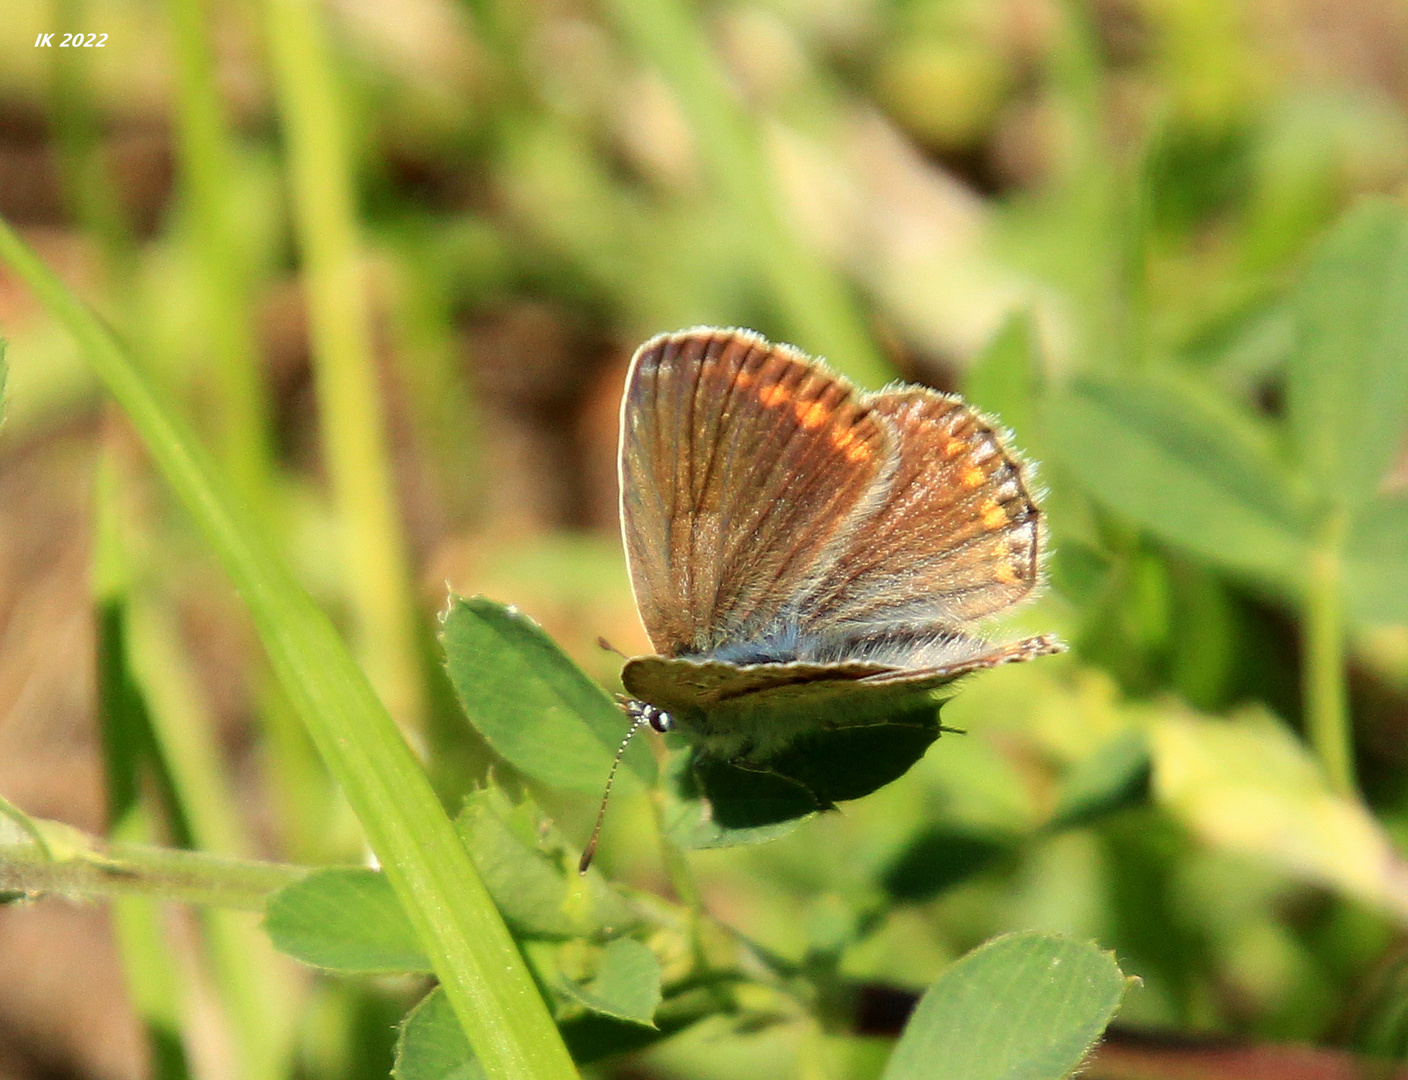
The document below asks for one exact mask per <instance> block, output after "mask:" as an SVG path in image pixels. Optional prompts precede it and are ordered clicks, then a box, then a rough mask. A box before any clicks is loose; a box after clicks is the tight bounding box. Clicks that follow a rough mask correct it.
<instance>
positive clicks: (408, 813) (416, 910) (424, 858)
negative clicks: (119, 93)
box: [0, 222, 577, 1080]
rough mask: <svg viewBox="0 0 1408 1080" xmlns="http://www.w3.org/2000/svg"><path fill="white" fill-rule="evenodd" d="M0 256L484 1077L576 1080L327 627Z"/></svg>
mask: <svg viewBox="0 0 1408 1080" xmlns="http://www.w3.org/2000/svg"><path fill="white" fill-rule="evenodd" d="M0 258H3V259H4V260H5V261H6V262H7V263H9V264H10V266H11V267H12V268H13V269H14V270H15V272H16V273H17V274H18V275H19V276H20V277H21V278H22V279H23V280H24V281H25V282H26V283H27V284H28V285H29V287H30V288H31V289H32V290H33V291H34V293H35V294H36V295H37V296H38V298H39V299H40V301H41V302H42V303H43V304H44V305H45V306H46V307H47V308H48V309H49V310H50V311H51V312H52V313H53V314H54V315H55V317H57V318H58V319H59V320H60V321H61V322H62V323H63V324H64V325H65V326H66V327H67V328H68V330H69V331H70V333H72V334H73V335H74V337H75V338H76V339H77V340H78V343H79V345H80V347H81V348H82V350H83V352H84V355H85V356H86V357H87V358H88V360H89V362H90V363H91V364H92V365H93V367H94V369H95V370H96V371H97V372H98V374H99V376H100V377H101V378H102V379H103V381H104V383H105V384H106V385H107V387H108V390H109V391H110V392H111V393H112V395H113V397H114V398H116V399H117V401H118V403H119V404H120V405H121V406H122V408H123V409H124V411H125V412H126V413H127V416H128V418H129V419H130V420H131V422H132V424H133V426H134V427H135V428H136V429H137V431H138V432H139V433H140V434H141V436H142V438H143V440H144V442H145V443H146V446H147V449H148V451H149V452H150V453H151V455H152V457H153V458H154V459H155V461H156V463H157V465H158V467H159V468H160V470H161V472H162V473H163V475H164V476H165V477H166V479H167V481H168V483H170V484H171V486H172V487H173V489H175V491H176V493H177V495H178V497H179V498H180V499H181V501H182V503H184V504H185V506H186V508H187V510H188V511H189V512H190V513H191V514H192V516H193V517H194V518H195V519H196V522H197V524H198V525H199V526H200V527H201V529H202V531H203V532H204V533H205V534H206V537H207V539H208V540H209V542H210V544H211V546H212V547H213V548H214V549H215V551H216V553H217V555H218V556H219V557H220V559H221V561H222V563H223V564H224V565H225V568H226V570H227V571H228V572H229V574H230V576H231V577H232V578H233V579H234V582H235V585H236V587H237V588H238V589H239V591H240V593H241V595H242V596H243V598H244V600H245V603H246V604H247V605H248V606H249V609H250V613H251V615H252V616H253V618H254V622H255V626H256V628H257V629H258V632H259V636H260V639H261V641H263V643H264V646H265V649H266V650H267V651H268V654H269V658H270V661H271V662H272V664H273V667H274V670H275V672H276V674H277V675H278V677H279V680H280V682H281V683H282V685H283V687H284V690H285V692H286V693H287V694H288V696H289V699H290V701H291V702H292V703H293V705H294V707H295V709H296V710H297V711H298V714H299V715H300V716H301V717H302V719H303V722H304V724H305V725H306V726H307V728H308V730H309V732H310V733H311V735H312V737H313V741H314V743H315V744H316V745H317V747H318V750H319V752H320V753H321V754H322V756H323V759H324V761H325V762H326V763H327V765H328V769H329V771H330V772H331V773H332V774H333V776H334V777H335V778H336V779H337V780H338V781H339V782H340V783H341V785H342V787H343V790H344V791H345V792H346V794H347V798H348V800H349V802H350V803H351V804H352V807H353V809H354V810H355V811H356V813H357V817H358V819H359V820H360V821H361V822H362V825H363V827H364V828H365V829H366V832H367V839H368V841H369V842H370V844H371V848H372V850H373V852H375V853H376V856H377V858H378V859H380V860H381V862H382V864H383V866H384V867H385V869H386V873H387V876H388V877H389V878H390V879H391V883H392V885H393V886H394V887H395V889H396V892H397V895H398V896H399V897H400V898H401V902H402V903H403V904H404V905H405V907H406V913H407V914H408V915H409V916H410V918H411V921H412V923H413V924H414V925H415V927H416V931H417V933H418V934H419V935H420V936H421V939H422V941H423V942H424V944H425V947H426V952H427V953H428V954H429V956H430V958H431V962H432V963H433V964H434V967H435V973H436V974H437V975H438V976H439V977H440V980H441V983H442V985H444V987H445V989H446V993H447V994H448V996H449V998H450V1001H451V1003H452V1004H453V1005H454V1008H455V1013H456V1015H457V1016H458V1017H459V1020H460V1023H462V1024H463V1025H464V1027H465V1033H466V1034H467V1035H468V1036H469V1039H470V1042H471V1043H472V1044H473V1046H474V1049H475V1052H476V1054H477V1055H478V1056H479V1059H480V1061H481V1062H483V1064H484V1066H485V1070H486V1072H487V1073H488V1075H489V1076H492V1077H496V1078H498V1077H503V1078H506V1080H507V1078H512V1080H520V1078H521V1080H530V1078H531V1080H546V1078H548V1077H573V1076H576V1075H577V1074H576V1070H575V1069H574V1067H573V1065H572V1061H571V1059H570V1057H568V1054H567V1050H566V1048H565V1047H564V1045H563V1043H562V1039H561V1037H560V1036H559V1035H558V1032H557V1028H556V1026H555V1025H554V1024H553V1021H552V1018H551V1017H550V1016H549V1015H548V1011H547V1007H546V1006H545V1005H544V1003H543V1000H542V998H541V997H540V996H539V994H538V991H537V988H536V986H535V985H534V983H533V980H532V978H531V976H530V975H529V973H528V970H527V968H526V967H525V965H524V963H523V960H522V957H521V956H520V954H519V952H518V949H517V946H516V945H515V944H514V942H513V939H512V938H511V937H510V936H509V933H508V930H507V928H506V927H505V926H504V924H503V920H502V919H501V918H500V917H499V913H498V910H497V909H496V908H495V907H494V905H493V902H492V900H491V899H490V897H489V894H488V892H487V891H486V889H485V888H484V884H483V882H482V881H481V880H480V878H479V875H478V874H477V873H476V872H475V869H474V866H473V864H472V863H471V862H470V859H469V855H468V853H467V852H466V851H465V849H464V847H463V845H461V844H460V842H459V839H458V837H457V836H456V834H455V830H454V827H453V826H452V825H451V824H450V820H449V818H447V817H446V816H445V811H444V810H443V809H442V807H441V806H440V803H439V801H438V800H437V799H436V798H435V793H434V791H433V790H432V789H431V786H430V783H429V781H428V780H427V779H426V776H425V773H424V772H423V771H422V769H421V768H420V765H419V763H418V762H417V761H416V759H415V755H414V754H412V752H411V749H410V747H409V746H407V744H406V741H405V739H403V738H402V737H401V734H400V732H399V731H398V730H397V729H396V726H395V724H394V722H393V721H392V720H391V717H390V715H389V714H388V713H387V711H386V708H385V706H384V705H383V704H382V703H381V701H380V700H379V699H378V698H377V696H376V692H375V691H374V690H373V689H372V686H371V683H370V682H368V680H367V677H366V675H365V674H363V672H362V671H361V669H360V668H358V667H357V665H356V663H355V662H354V661H353V659H352V657H351V655H350V654H349V653H348V651H347V649H346V647H345V646H344V645H343V643H342V641H341V639H340V638H339V637H338V635H337V631H336V630H335V629H334V628H333V625H332V623H331V622H330V621H329V619H328V618H327V616H326V615H324V614H323V612H322V611H321V610H319V608H318V607H317V605H316V604H314V603H313V601H312V599H311V598H310V597H309V596H308V594H307V593H306V592H305V591H304V590H303V589H302V588H301V587H300V586H299V585H298V583H297V581H295V580H294V578H293V575H292V574H291V572H290V571H289V569H288V567H287V565H286V564H285V563H284V561H283V559H282V558H281V557H280V555H279V554H278V553H277V551H275V549H274V548H273V547H272V546H271V545H270V543H269V540H268V537H267V536H266V534H265V533H264V532H263V531H262V530H261V529H260V527H259V524H258V523H257V522H256V521H254V520H252V519H251V518H250V517H248V516H247V515H246V514H245V513H244V512H243V510H242V509H241V507H240V506H239V504H238V501H237V500H236V498H235V496H234V494H233V492H232V491H231V489H230V487H229V484H228V482H227V481H226V480H225V479H224V478H223V477H222V476H221V475H220V474H219V473H218V471H217V470H216V469H215V467H214V465H213V463H212V462H211V461H210V459H209V458H208V457H207V456H206V454H205V452H204V451H203V450H202V449H201V447H200V445H199V443H198V442H197V441H196V439H195V438H194V436H193V435H192V434H191V432H190V431H189V429H188V428H187V427H186V425H185V423H184V422H183V421H182V420H181V419H180V418H179V417H178V416H177V415H176V413H175V412H174V411H173V410H172V409H171V408H170V407H169V406H168V405H167V404H166V403H165V401H163V400H162V399H161V397H160V396H159V395H158V393H157V391H156V389H155V387H154V386H153V385H152V383H151V381H150V380H149V379H148V378H147V377H146V376H145V375H144V374H143V373H142V372H141V370H140V369H139V368H138V367H137V365H135V364H134V363H133V362H132V360H131V358H130V357H129V356H128V355H127V353H126V351H125V350H124V349H123V347H122V346H121V345H120V344H119V343H118V342H117V340H116V339H115V337H114V336H113V335H112V334H111V332H110V331H108V330H107V329H106V328H105V327H104V326H103V325H102V324H101V323H100V322H99V321H98V319H97V318H96V317H94V315H93V314H92V312H91V311H89V310H88V308H86V307H85V306H84V305H83V304H82V302H81V301H79V300H78V299H77V298H76V297H75V296H74V295H73V294H72V293H71V292H70V291H69V290H68V289H67V288H66V287H65V286H64V285H63V284H62V282H60V281H59V280H58V278H57V277H55V276H54V274H53V273H52V271H50V270H49V268H48V267H47V266H45V265H44V263H43V262H42V261H40V260H39V259H38V258H37V257H36V256H35V254H34V253H33V252H32V251H31V250H30V249H29V248H28V247H27V246H26V245H25V244H24V243H23V242H22V241H21V240H20V239H19V237H18V236H16V235H15V233H14V232H13V230H12V229H11V228H10V227H9V225H8V224H7V223H4V222H0Z"/></svg>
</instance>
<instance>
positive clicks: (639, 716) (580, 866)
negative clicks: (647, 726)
mask: <svg viewBox="0 0 1408 1080" xmlns="http://www.w3.org/2000/svg"><path fill="white" fill-rule="evenodd" d="M648 715H649V714H647V713H645V712H639V713H636V714H635V715H634V718H633V719H632V720H631V726H630V730H628V731H627V732H626V737H625V738H624V739H622V740H621V745H620V746H619V747H618V748H617V750H616V758H615V760H613V761H612V762H611V771H610V772H609V773H607V774H606V790H605V791H603V792H602V793H601V809H599V810H598V811H597V812H596V824H595V825H593V826H592V836H591V839H590V840H588V841H587V846H586V847H585V848H583V849H582V858H581V861H579V862H578V863H577V873H579V874H585V873H586V872H587V867H589V866H591V864H592V856H593V855H595V854H596V842H597V841H598V840H600V839H601V823H602V822H603V821H605V820H606V800H607V799H609V798H610V797H611V785H612V783H613V782H614V781H615V780H616V770H617V769H619V768H620V767H621V759H622V758H623V757H625V756H626V747H627V746H629V745H630V743H631V739H632V738H633V737H634V736H635V733H636V732H637V731H639V730H640V729H641V725H642V724H644V723H645V722H646V719H647V716H648Z"/></svg>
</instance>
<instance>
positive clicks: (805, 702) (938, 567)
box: [619, 327, 1064, 763]
mask: <svg viewBox="0 0 1408 1080" xmlns="http://www.w3.org/2000/svg"><path fill="white" fill-rule="evenodd" d="M619 476H620V499H621V531H622V536H623V539H624V542H625V549H626V561H627V564H628V568H629V571H630V579H631V587H632V589H633V591H634V594H635V601H636V606H637V609H638V610H639V613H640V617H641V621H642V623H643V624H644V626H645V630H646V634H647V635H648V637H649V638H650V643H651V646H652V647H653V648H654V649H655V653H656V654H655V655H653V656H636V657H632V658H630V659H628V660H627V661H626V664H625V667H624V669H623V670H622V673H621V679H622V682H623V684H624V686H625V689H626V692H627V694H628V695H629V698H628V699H627V700H626V703H625V707H626V711H627V713H628V715H629V716H630V717H631V719H632V727H631V731H632V732H634V731H635V730H636V729H637V728H638V727H639V726H641V725H642V724H649V725H650V726H651V727H653V728H655V729H656V730H657V731H662V732H664V731H678V732H681V733H683V734H684V735H685V736H686V738H687V739H688V740H689V741H690V742H692V743H693V744H694V745H695V746H696V747H697V749H698V750H699V751H701V752H703V753H705V754H707V755H709V756H711V757H713V758H716V759H720V760H725V761H732V762H740V763H764V762H766V761H767V760H768V759H769V758H770V757H774V756H776V755H777V754H778V753H780V752H781V751H783V750H784V749H785V748H787V747H788V746H789V745H791V744H792V743H793V742H794V741H795V740H797V739H798V738H800V737H802V736H804V735H806V734H808V733H810V732H815V731H821V730H826V729H831V728H837V727H844V726H847V725H858V724H865V723H874V722H880V721H882V720H883V719H884V718H885V717H887V716H889V715H893V714H895V713H897V712H901V711H903V710H905V709H906V708H907V707H908V708H912V707H913V705H914V703H915V702H917V701H919V700H929V699H931V695H932V691H933V690H935V689H936V688H938V687H941V686H943V685H945V684H947V683H950V682H952V681H953V680H954V679H956V678H958V677H959V676H961V675H964V674H967V673H969V672H973V671H978V670H981V669H984V668H991V667H995V666H997V665H999V664H1005V663H1011V662H1014V661H1022V660H1030V659H1033V658H1034V657H1038V656H1043V655H1046V654H1048V653H1055V652H1059V651H1061V650H1062V649H1063V648H1064V646H1063V645H1062V644H1061V642H1060V641H1058V640H1057V639H1056V638H1055V637H1054V636H1052V635H1048V634H1044V635H1041V636H1038V637H1030V638H1026V639H1024V640H1020V641H1011V642H999V643H993V642H991V641H988V640H986V639H984V638H983V637H982V636H981V635H980V634H979V633H978V632H977V630H976V629H975V627H976V626H977V625H978V624H980V623H981V622H982V620H984V619H987V618H989V617H990V616H994V615H997V614H999V613H1001V612H1004V611H1007V610H1009V609H1010V608H1012V607H1014V606H1015V605H1017V604H1019V603H1021V602H1022V601H1023V600H1025V599H1027V598H1029V597H1030V596H1031V595H1032V594H1033V592H1034V590H1036V589H1037V587H1038V585H1039V583H1040V578H1041V565H1042V555H1043V548H1044V545H1045V531H1044V525H1043V521H1042V515H1041V511H1040V510H1039V509H1038V507H1037V503H1036V500H1035V498H1034V497H1033V495H1032V490H1031V489H1032V485H1031V480H1030V477H1029V470H1028V468H1027V466H1026V465H1025V464H1024V463H1023V462H1022V460H1021V459H1020V458H1019V457H1018V456H1017V454H1016V453H1015V452H1014V451H1013V450H1012V449H1011V448H1010V447H1008V446H1007V444H1006V441H1005V439H1004V438H1003V436H1002V435H1001V434H1000V433H999V431H998V430H997V428H996V427H995V426H994V424H993V423H992V422H990V421H989V420H987V419H985V418H984V417H983V416H982V415H980V414H979V413H978V412H976V411H975V410H973V409H972V408H971V407H969V406H968V405H967V404H965V403H964V402H963V401H962V400H961V399H959V398H957V397H954V396H952V395H949V394H941V393H938V392H936V391H933V390H930V389H927V388H924V387H920V386H911V385H895V386H892V387H890V388H888V389H886V390H883V391H881V392H879V393H874V394H871V393H862V392H859V391H857V390H855V389H854V388H852V387H851V386H850V384H849V383H848V382H847V381H846V380H845V379H843V378H842V377H840V376H839V375H835V374H833V373H832V372H830V371H829V370H827V368H826V367H825V365H824V364H823V363H821V362H820V361H817V360H814V359H811V358H809V357H807V356H806V355H804V354H803V353H801V352H799V351H798V350H796V349H794V348H792V347H790V346H787V345H773V344H770V343H769V342H767V341H765V340H764V339H763V338H762V337H760V336H759V335H757V334H755V333H753V332H751V331H748V330H738V329H731V330H729V329H716V328H709V327H697V328H694V329H690V330H683V331H679V332H676V333H670V334H662V335H660V336H658V337H654V338H651V339H650V340H649V341H647V342H646V343H645V344H644V345H642V346H641V347H640V348H639V349H638V350H637V351H636V353H635V356H634V357H633V359H632V360H631V365H630V369H629V372H628V374H627V376H626V386H625V393H624V396H623V398H622V402H621V441H620V456H619Z"/></svg>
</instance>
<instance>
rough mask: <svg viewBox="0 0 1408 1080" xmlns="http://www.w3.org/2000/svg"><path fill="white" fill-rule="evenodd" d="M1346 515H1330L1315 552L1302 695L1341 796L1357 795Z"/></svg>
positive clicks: (1313, 736)
mask: <svg viewBox="0 0 1408 1080" xmlns="http://www.w3.org/2000/svg"><path fill="white" fill-rule="evenodd" d="M1344 529H1345V525H1344V516H1343V514H1341V513H1332V514H1331V515H1329V516H1328V517H1327V518H1326V520H1325V523H1324V525H1323V526H1322V528H1321V530H1320V536H1319V543H1318V544H1317V545H1316V547H1315V550H1314V551H1313V552H1312V553H1311V558H1310V576H1309V580H1308V582H1307V588H1306V598H1305V613H1304V619H1305V629H1304V631H1303V633H1304V655H1303V657H1302V658H1301V672H1302V687H1301V692H1302V699H1303V707H1304V710H1305V723H1306V729H1307V731H1308V733H1309V735H1310V744H1311V746H1312V747H1313V748H1314V750H1315V753H1316V756H1317V757H1319V759H1320V764H1321V767H1322V768H1323V769H1324V770H1325V776H1326V778H1327V779H1328V780H1329V782H1330V787H1331V788H1333V789H1334V790H1335V792H1337V793H1338V794H1340V795H1346V796H1355V795H1356V794H1357V792H1358V786H1357V784H1356V781H1355V776H1354V736H1353V731H1352V730H1351V728H1350V722H1349V698H1348V692H1347V690H1346V686H1345V677H1344V613H1343V611H1342V609H1341V604H1340V593H1341V589H1340V565H1341V560H1340V552H1341V547H1342V544H1343V539H1344Z"/></svg>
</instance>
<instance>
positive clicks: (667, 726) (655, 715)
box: [642, 705, 675, 735]
mask: <svg viewBox="0 0 1408 1080" xmlns="http://www.w3.org/2000/svg"><path fill="white" fill-rule="evenodd" d="M642 711H643V712H644V714H645V722H646V723H647V724H649V725H650V726H651V728H652V729H653V730H655V731H658V732H659V733H660V734H661V735H664V734H665V733H666V732H669V731H673V730H674V727H675V721H674V719H673V718H672V717H671V716H670V714H669V713H667V712H666V711H665V710H664V709H658V708H656V707H655V706H654V705H647V706H645V708H644V709H643V710H642Z"/></svg>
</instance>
